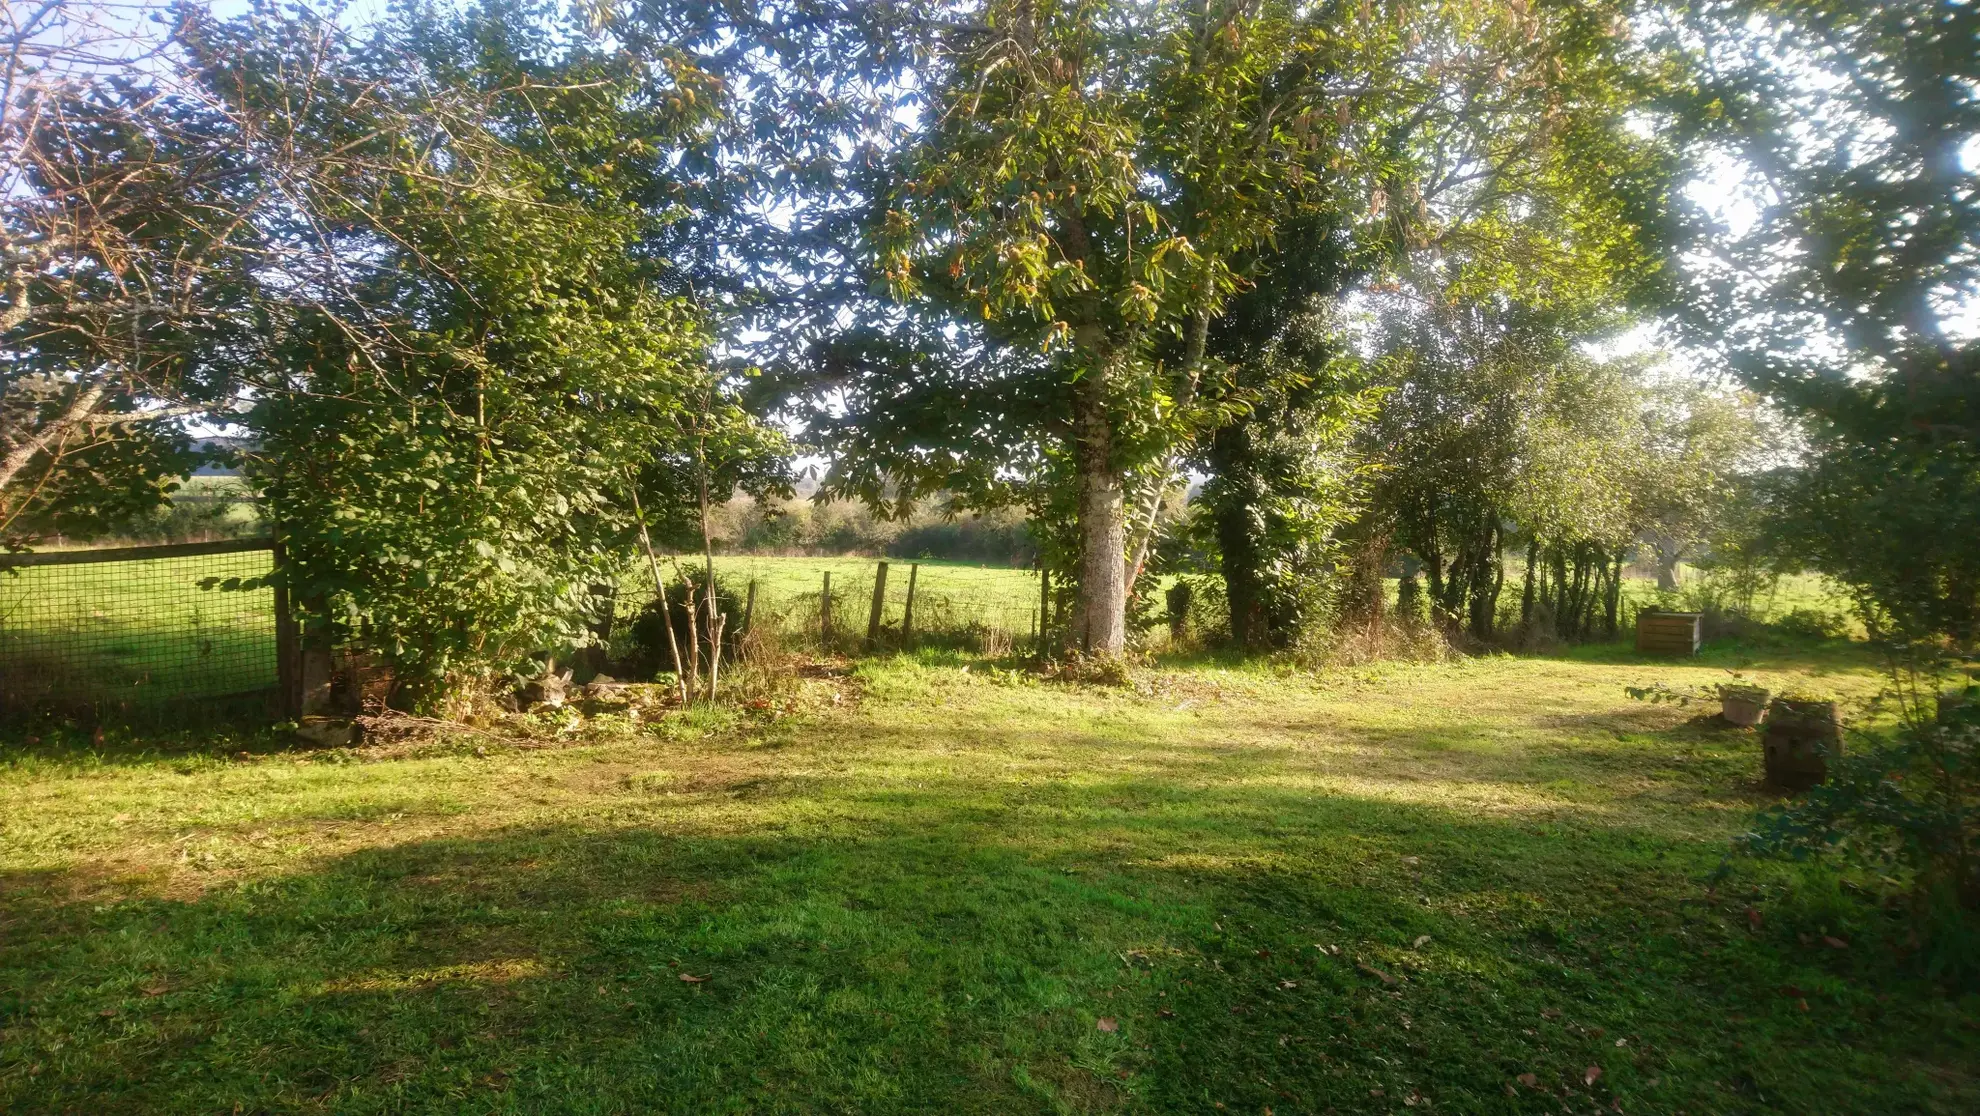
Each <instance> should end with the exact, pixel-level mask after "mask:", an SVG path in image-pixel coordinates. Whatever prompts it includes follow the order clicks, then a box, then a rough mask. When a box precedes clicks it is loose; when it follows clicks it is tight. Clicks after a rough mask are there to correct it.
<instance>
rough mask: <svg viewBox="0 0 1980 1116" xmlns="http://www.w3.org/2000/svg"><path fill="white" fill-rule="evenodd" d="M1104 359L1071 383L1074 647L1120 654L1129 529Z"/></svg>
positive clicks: (1124, 631) (1123, 635)
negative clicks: (1075, 482) (1075, 480)
mask: <svg viewBox="0 0 1980 1116" xmlns="http://www.w3.org/2000/svg"><path fill="white" fill-rule="evenodd" d="M1107 380H1108V376H1107V369H1106V361H1105V360H1104V359H1103V360H1098V361H1095V362H1094V366H1093V367H1092V368H1091V369H1089V370H1088V371H1087V373H1086V375H1084V376H1081V377H1080V379H1079V381H1078V383H1076V384H1074V385H1073V430H1074V434H1073V437H1074V439H1075V444H1074V447H1073V455H1074V461H1075V464H1076V468H1077V470H1078V477H1079V602H1078V605H1077V608H1076V609H1075V611H1074V613H1073V630H1072V632H1071V633H1069V635H1070V639H1071V643H1072V647H1073V648H1074V649H1075V650H1078V651H1082V652H1084V653H1086V654H1088V655H1094V656H1099V657H1102V658H1116V657H1119V656H1120V654H1121V653H1122V652H1123V651H1125V650H1126V648H1127V564H1126V557H1125V553H1124V551H1125V549H1126V541H1127V531H1126V526H1127V525H1126V522H1125V519H1126V517H1125V514H1124V512H1125V509H1124V506H1123V501H1124V499H1125V493H1124V492H1123V490H1122V486H1121V477H1120V474H1119V472H1117V471H1116V470H1115V468H1114V464H1113V456H1114V428H1113V421H1112V419H1111V417H1110V416H1109V415H1108V413H1107V387H1108V384H1107Z"/></svg>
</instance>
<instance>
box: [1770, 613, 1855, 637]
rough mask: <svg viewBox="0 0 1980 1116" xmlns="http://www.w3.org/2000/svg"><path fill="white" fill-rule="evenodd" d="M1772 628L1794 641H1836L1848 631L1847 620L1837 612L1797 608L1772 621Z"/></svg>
mask: <svg viewBox="0 0 1980 1116" xmlns="http://www.w3.org/2000/svg"><path fill="white" fill-rule="evenodd" d="M1772 627H1773V629H1774V630H1775V631H1776V632H1778V633H1780V634H1781V635H1784V636H1791V637H1793V638H1796V639H1836V638H1838V637H1840V636H1842V635H1844V634H1845V633H1847V632H1848V631H1849V620H1848V619H1847V618H1846V617H1844V616H1843V615H1842V614H1841V613H1839V612H1829V611H1826V610H1824V609H1818V608H1797V609H1794V610H1792V611H1790V612H1789V613H1788V614H1787V615H1785V616H1782V617H1781V618H1780V619H1778V620H1776V621H1774V622H1773V624H1772Z"/></svg>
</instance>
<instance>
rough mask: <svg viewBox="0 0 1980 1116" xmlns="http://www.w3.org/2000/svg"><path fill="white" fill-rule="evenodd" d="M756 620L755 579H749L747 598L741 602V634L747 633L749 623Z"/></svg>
mask: <svg viewBox="0 0 1980 1116" xmlns="http://www.w3.org/2000/svg"><path fill="white" fill-rule="evenodd" d="M755 620H756V579H755V578H753V577H752V578H750V579H749V598H748V599H747V600H745V601H744V602H743V622H742V630H743V634H745V635H747V634H748V633H749V630H750V625H751V624H753V623H754V622H755Z"/></svg>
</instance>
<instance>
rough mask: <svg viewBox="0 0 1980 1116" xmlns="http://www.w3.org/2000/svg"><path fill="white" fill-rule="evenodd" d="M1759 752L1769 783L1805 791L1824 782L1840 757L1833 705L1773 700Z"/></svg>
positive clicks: (1839, 732)
mask: <svg viewBox="0 0 1980 1116" xmlns="http://www.w3.org/2000/svg"><path fill="white" fill-rule="evenodd" d="M1761 748H1762V749H1763V750H1764V751H1763V757H1764V761H1765V767H1766V772H1767V781H1768V782H1769V783H1772V784H1773V785H1775V786H1777V787H1782V788H1785V789H1787V790H1806V789H1808V788H1809V787H1812V786H1817V785H1819V784H1821V783H1825V782H1827V781H1828V779H1829V765H1830V764H1832V763H1835V762H1838V761H1840V760H1841V759H1842V754H1843V751H1842V723H1841V722H1840V721H1838V720H1837V719H1836V703H1835V702H1832V701H1793V700H1790V699H1788V698H1775V699H1774V702H1773V704H1772V705H1770V706H1768V708H1767V729H1766V733H1765V735H1764V736H1763V737H1762V739H1761Z"/></svg>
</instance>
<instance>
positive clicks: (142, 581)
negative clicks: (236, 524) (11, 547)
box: [0, 539, 277, 709]
mask: <svg viewBox="0 0 1980 1116" xmlns="http://www.w3.org/2000/svg"><path fill="white" fill-rule="evenodd" d="M271 551H272V544H271V543H270V542H269V541H268V540H265V539H249V540H240V541H233V542H221V543H190V544H180V545H175V546H155V547H131V548H126V549H119V550H97V551H57V552H53V553H44V554H28V555H8V556H0V707H7V708H16V709H19V708H28V707H70V706H102V705H113V706H143V705H155V704H159V703H162V702H167V701H172V700H177V699H187V698H195V699H197V698H214V697H222V696H231V695H239V694H248V693H253V692H256V691H265V690H271V689H272V688H273V687H274V686H275V685H276V682H277V669H276V631H275V601H274V592H273V590H271V589H269V588H267V587H262V588H257V589H249V590H241V589H228V588H226V587H224V586H222V585H219V584H213V583H214V582H226V581H228V580H230V579H231V580H235V581H238V580H240V579H252V578H259V577H261V576H263V575H265V574H267V573H268V571H269V569H270V565H271V562H272V553H271Z"/></svg>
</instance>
